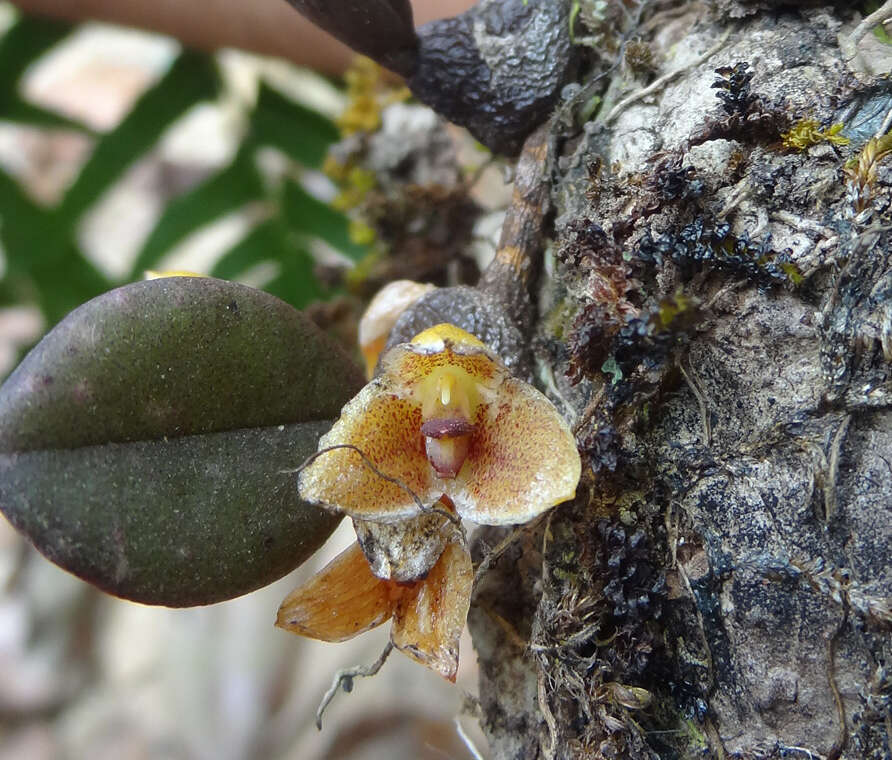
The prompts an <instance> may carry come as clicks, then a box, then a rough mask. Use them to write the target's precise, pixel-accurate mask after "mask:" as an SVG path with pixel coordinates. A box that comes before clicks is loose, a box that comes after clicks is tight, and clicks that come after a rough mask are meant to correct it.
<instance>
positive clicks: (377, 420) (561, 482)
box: [299, 324, 581, 525]
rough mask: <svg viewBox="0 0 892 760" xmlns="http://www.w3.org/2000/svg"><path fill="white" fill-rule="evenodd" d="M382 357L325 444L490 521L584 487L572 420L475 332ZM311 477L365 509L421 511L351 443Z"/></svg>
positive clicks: (383, 515)
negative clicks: (579, 484) (377, 369)
mask: <svg viewBox="0 0 892 760" xmlns="http://www.w3.org/2000/svg"><path fill="white" fill-rule="evenodd" d="M380 368H381V372H380V374H379V376H378V377H377V378H376V379H375V380H373V381H372V382H370V383H369V384H368V385H367V386H365V388H363V389H362V391H360V393H359V395H357V396H356V397H355V398H354V399H353V400H352V401H350V402H349V403H348V404H347V405H346V406H345V407H344V408H343V410H342V411H341V417H340V419H339V420H338V421H337V422H336V423H335V425H334V427H332V429H331V430H330V431H329V433H328V434H327V435H325V436H323V437H322V439H321V440H320V442H319V448H320V449H324V448H327V447H330V446H336V445H339V444H350V445H352V446H355V447H357V448H358V449H360V450H362V452H363V453H365V455H366V456H367V457H368V458H369V460H370V461H371V462H372V463H373V464H374V465H375V467H376V468H377V469H378V470H380V471H381V472H382V473H384V474H386V475H388V476H390V477H393V478H397V479H399V480H400V481H402V483H403V484H405V485H406V486H407V487H408V488H409V489H411V490H412V492H414V494H415V495H416V496H417V497H418V498H419V499H420V500H421V502H422V503H423V504H426V505H430V504H433V503H434V502H435V501H436V500H437V499H438V498H439V497H440V496H441V495H443V494H445V495H446V496H448V497H450V498H451V499H452V500H453V501H454V502H455V507H456V511H457V512H458V514H459V515H460V516H462V517H467V518H469V519H471V520H474V521H475V522H480V523H485V524H488V525H502V524H507V523H517V522H525V521H527V520H530V519H532V518H533V517H535V516H536V515H537V514H540V513H541V512H543V511H545V510H546V509H548V508H550V507H552V506H554V505H555V504H558V503H560V502H562V501H565V500H567V499H570V498H572V497H573V495H574V493H575V490H576V484H577V482H578V481H579V475H580V470H581V463H580V459H579V454H578V452H577V450H576V444H575V441H574V439H573V435H572V433H571V432H570V430H569V428H568V427H567V424H566V422H565V421H564V420H563V418H562V417H561V416H560V414H558V412H557V410H556V409H555V408H554V406H553V405H552V404H551V402H550V401H548V399H547V398H545V396H543V395H542V394H541V393H540V392H539V391H537V390H536V389H535V388H533V387H532V386H530V385H527V384H526V383H524V382H522V381H520V380H517V379H516V378H513V377H511V376H510V374H509V372H508V370H507V369H506V368H505V366H504V365H503V364H502V363H501V362H500V361H499V359H498V358H497V357H496V356H495V355H494V354H493V353H492V352H491V351H490V350H489V349H488V348H487V347H486V346H485V345H484V344H483V343H481V342H480V340H478V339H477V338H475V337H474V336H473V335H471V334H470V333H467V332H465V331H464V330H461V329H460V328H458V327H455V326H454V325H448V324H442V325H437V326H436V327H432V328H430V329H428V330H425V331H424V332H422V333H419V334H418V335H417V336H415V338H414V339H413V340H412V341H411V342H409V343H403V344H400V345H398V346H396V347H394V348H393V349H391V350H390V351H389V352H388V353H387V354H386V355H385V356H383V357H382V358H381V362H380ZM299 488H300V493H301V496H302V497H303V498H304V499H306V500H307V501H311V502H313V503H316V504H319V505H321V506H324V507H327V508H329V509H333V510H338V511H343V512H346V513H347V514H349V515H350V516H351V517H353V518H357V519H361V520H370V521H375V522H394V521H398V520H404V519H406V518H409V517H412V516H415V515H417V514H418V513H419V512H420V511H421V508H420V507H419V505H418V503H417V502H416V501H415V499H414V498H412V495H411V494H409V493H408V492H407V491H406V489H404V488H401V487H400V486H399V485H397V484H395V483H392V482H388V481H387V480H386V479H384V478H382V477H381V476H380V475H379V474H378V473H376V472H375V471H374V470H372V469H371V468H370V467H368V466H367V465H366V464H365V463H364V462H363V460H362V457H361V456H360V455H359V454H358V453H357V452H356V451H353V450H350V449H336V450H333V451H331V452H328V453H326V454H325V455H324V456H321V457H319V458H318V459H316V460H315V461H314V462H313V463H312V464H311V465H310V466H309V467H307V468H306V469H305V470H304V471H303V472H302V473H301V475H300V479H299Z"/></svg>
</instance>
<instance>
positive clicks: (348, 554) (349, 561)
mask: <svg viewBox="0 0 892 760" xmlns="http://www.w3.org/2000/svg"><path fill="white" fill-rule="evenodd" d="M402 594H403V589H402V587H400V586H397V585H396V584H395V583H391V582H390V581H383V580H381V579H380V578H378V577H376V576H374V575H372V571H371V570H370V569H369V563H368V562H367V561H366V558H365V555H364V554H363V553H362V549H360V547H359V544H353V546H351V547H350V548H349V549H346V550H344V551H343V552H341V553H340V554H339V555H338V556H337V557H335V558H334V559H333V560H332V561H331V562H329V563H328V564H327V565H326V566H325V567H324V568H323V569H322V570H320V571H319V572H318V573H316V575H314V576H313V577H312V578H310V580H309V581H307V582H306V583H305V584H304V585H302V586H299V587H298V588H296V589H295V590H294V591H292V592H291V593H290V594H289V595H288V596H287V597H286V598H285V601H284V602H282V605H281V606H280V607H279V614H278V616H277V618H276V625H277V626H278V627H279V628H284V629H285V630H286V631H291V632H292V633H297V634H300V635H301V636H308V637H309V638H312V639H319V640H321V641H346V640H347V639H351V638H353V637H354V636H357V635H359V634H360V633H364V632H365V631H369V630H371V629H372V628H375V627H376V626H379V625H381V624H382V623H385V622H387V621H388V620H389V619H390V618H391V616H392V615H393V612H394V610H395V609H396V605H397V602H398V600H399V598H400V596H401V595H402Z"/></svg>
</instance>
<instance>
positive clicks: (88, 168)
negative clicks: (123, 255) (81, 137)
mask: <svg viewBox="0 0 892 760" xmlns="http://www.w3.org/2000/svg"><path fill="white" fill-rule="evenodd" d="M219 89H220V78H219V74H218V73H217V68H216V65H215V64H214V62H213V60H212V59H210V58H208V57H207V56H206V55H202V54H200V53H194V52H191V51H185V52H183V53H181V54H180V56H179V57H178V58H177V59H176V60H175V61H174V62H173V64H172V65H171V67H170V70H169V71H168V72H167V74H166V75H165V76H164V77H163V78H162V79H161V81H159V82H158V83H157V84H156V85H155V86H154V87H152V88H150V89H149V90H148V91H147V92H145V93H143V95H142V97H141V98H140V99H139V101H137V103H136V105H135V106H134V107H133V109H132V110H131V111H130V113H129V114H127V116H126V117H125V118H124V120H123V121H122V122H121V123H120V124H119V125H118V126H117V127H116V128H115V129H114V130H112V131H111V132H109V133H108V134H107V135H105V136H104V137H102V139H101V140H100V141H99V142H98V143H97V145H96V147H95V149H94V150H93V153H92V155H91V156H90V159H89V161H87V163H86V164H85V165H84V167H83V168H82V169H81V172H80V174H79V175H78V177H77V180H75V183H74V185H72V187H71V189H70V190H69V191H68V193H67V194H66V195H65V199H64V200H63V202H62V204H61V206H60V208H59V211H58V213H59V216H60V217H61V219H62V220H63V223H71V222H72V221H73V220H75V219H77V218H78V217H80V215H81V214H82V213H83V212H84V211H86V210H87V209H88V208H89V207H90V206H92V205H93V203H95V202H96V201H97V200H98V199H99V196H100V195H102V193H103V192H104V191H105V190H106V189H108V187H109V186H110V185H111V183H112V182H114V181H115V180H116V179H118V177H120V175H121V174H122V173H123V171H124V170H125V169H126V168H127V167H128V166H130V165H131V164H132V163H133V162H134V161H135V160H136V159H137V158H139V157H140V156H141V155H143V154H144V153H145V152H146V151H147V150H148V149H149V148H151V147H152V146H153V145H154V144H155V143H156V142H157V140H158V138H159V137H161V135H162V133H163V132H164V130H165V129H167V127H169V126H170V125H171V124H172V123H173V122H174V121H175V120H176V119H177V118H179V117H180V116H182V115H183V114H184V113H185V112H186V111H187V110H188V109H189V108H191V107H192V106H193V105H195V104H196V103H197V102H199V101H202V100H208V99H211V98H214V97H216V95H217V93H218V92H219Z"/></svg>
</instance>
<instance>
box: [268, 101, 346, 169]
mask: <svg viewBox="0 0 892 760" xmlns="http://www.w3.org/2000/svg"><path fill="white" fill-rule="evenodd" d="M338 137H339V135H338V130H337V129H336V128H335V126H334V124H332V123H331V122H330V121H329V120H328V119H326V118H325V117H324V116H322V115H321V114H318V113H316V112H315V111H311V110H310V109H309V108H307V107H306V106H303V105H301V104H300V103H297V102H295V101H294V100H291V99H290V98H287V97H285V96H284V95H282V94H281V93H278V92H276V91H275V90H274V89H272V88H271V87H270V86H269V85H267V84H266V83H261V85H260V92H259V94H258V96H257V107H256V108H255V110H254V114H253V116H252V118H251V139H252V140H253V141H254V142H255V143H257V144H258V145H271V146H273V147H276V148H279V149H280V150H281V151H282V152H283V153H285V154H286V155H288V156H290V157H291V158H292V159H293V160H295V161H297V162H298V163H301V164H303V165H304V166H308V167H317V166H320V165H321V164H322V160H323V159H324V158H325V154H326V153H327V152H328V147H329V146H330V145H331V144H332V143H333V142H335V141H336V140H337V139H338Z"/></svg>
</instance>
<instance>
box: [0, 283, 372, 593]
mask: <svg viewBox="0 0 892 760" xmlns="http://www.w3.org/2000/svg"><path fill="white" fill-rule="evenodd" d="M362 383H363V378H362V373H361V371H360V370H359V369H358V368H357V367H356V366H355V365H354V364H353V363H352V362H351V361H350V360H349V358H348V357H347V356H346V355H345V354H344V353H343V352H342V351H341V350H340V349H339V348H338V347H337V346H336V345H335V344H334V343H333V342H332V341H331V340H329V339H328V338H327V337H326V336H325V335H323V334H322V333H321V332H320V331H319V330H318V329H317V328H315V326H314V325H313V324H312V323H311V322H309V320H307V319H306V318H304V317H303V316H302V315H301V314H300V313H298V312H296V311H295V310H294V309H292V308H291V307H290V306H288V305H287V304H285V303H283V302H281V301H280V300H278V299H277V298H275V297H273V296H271V295H269V294H267V293H263V292H261V291H258V290H254V289H253V288H248V287H245V286H242V285H238V284H235V283H229V282H223V281H221V280H214V279H209V278H188V277H176V278H166V279H160V280H152V281H148V282H141V283H136V284H133V285H127V286H125V287H123V288H119V289H117V290H114V291H111V292H109V293H106V294H104V295H102V296H100V297H99V298H96V299H94V300H93V301H91V302H89V303H87V304H84V305H83V306H81V307H80V308H78V309H77V310H75V311H74V312H72V314H70V315H69V316H68V317H66V319H64V320H63V321H62V322H61V323H59V325H57V326H56V328H54V329H53V330H52V331H51V332H50V333H49V334H48V335H47V336H46V337H45V338H44V339H43V340H42V341H41V343H40V344H38V346H37V347H36V348H35V349H34V350H33V351H32V352H31V353H30V354H29V355H28V356H27V357H26V358H25V360H24V361H23V362H22V363H21V365H20V366H19V367H18V368H17V369H16V370H15V372H13V374H12V375H11V376H10V377H9V379H8V380H7V381H6V383H5V384H4V385H3V386H2V388H0V508H2V510H3V511H4V512H5V513H6V515H7V517H8V518H9V519H10V521H11V522H12V523H13V524H14V525H16V526H17V527H18V528H19V529H20V530H22V531H23V532H25V533H26V535H28V537H29V538H30V539H31V540H32V541H33V542H34V544H35V545H36V546H37V548H38V549H40V551H42V552H43V553H44V554H46V555H47V556H48V557H49V558H50V559H52V560H53V561H55V562H57V563H59V564H60V565H62V566H63V567H65V568H66V569H68V570H70V571H71V572H73V573H75V574H77V575H79V576H81V577H83V578H85V579H86V580H88V581H90V582H92V583H94V584H96V585H98V586H100V587H101V588H103V589H105V590H107V591H109V592H110V593H113V594H117V595H119V596H124V597H127V598H130V599H135V600H137V601H143V602H147V603H152V604H165V605H170V606H186V605H195V604H207V603H210V602H214V601H219V600H221V599H226V598H230V597H233V596H238V595H239V594H243V593H246V592H247V591H250V590H252V589H254V588H257V587H259V586H261V585H264V584H266V583H269V582H270V581H272V580H274V579H275V578H277V577H280V576H281V575H282V574H284V573H285V572H287V571H288V570H290V569H292V568H293V567H295V566H296V565H298V564H299V563H300V562H302V561H303V560H304V559H306V557H307V556H309V554H310V553H311V552H312V551H314V550H315V549H316V548H317V547H318V545H319V544H320V543H321V542H322V541H323V540H324V539H325V538H326V537H327V536H328V534H329V533H330V531H331V530H332V529H333V528H334V525H335V524H336V523H337V520H338V518H337V517H335V516H332V515H330V514H328V513H325V512H322V511H321V510H318V509H316V508H314V507H311V506H309V505H307V504H304V503H303V502H301V501H300V500H299V498H298V496H297V488H296V485H295V481H294V476H293V475H292V474H289V473H287V472H283V471H284V470H286V469H289V468H293V467H295V466H296V465H297V464H299V463H300V461H302V460H303V459H304V458H305V457H306V456H307V455H309V454H310V453H312V451H313V450H315V447H316V441H317V439H318V437H319V435H321V433H322V432H324V430H325V429H327V427H328V426H329V425H330V422H328V421H329V420H331V419H333V418H334V417H336V416H337V414H338V412H339V410H340V407H341V405H342V404H343V403H344V402H345V401H346V400H347V399H348V398H349V397H350V396H352V395H353V394H354V393H355V392H356V391H357V390H358V389H359V387H361V385H362Z"/></svg>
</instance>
